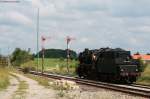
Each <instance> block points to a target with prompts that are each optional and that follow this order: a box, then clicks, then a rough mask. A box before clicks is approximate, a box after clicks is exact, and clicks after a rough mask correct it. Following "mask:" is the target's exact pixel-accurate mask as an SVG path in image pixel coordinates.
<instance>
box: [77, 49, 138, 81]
mask: <svg viewBox="0 0 150 99" xmlns="http://www.w3.org/2000/svg"><path fill="white" fill-rule="evenodd" d="M79 62H80V63H79V66H78V67H77V69H76V72H77V74H78V76H79V77H81V78H87V79H97V80H100V81H111V82H115V83H118V82H119V83H132V82H134V81H136V78H137V77H138V76H139V75H140V63H139V61H138V60H135V59H133V58H132V57H131V54H130V51H125V50H123V49H120V48H116V49H111V48H101V49H96V50H89V49H85V51H83V52H81V53H80V54H79Z"/></svg>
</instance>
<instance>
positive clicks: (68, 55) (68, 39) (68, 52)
mask: <svg viewBox="0 0 150 99" xmlns="http://www.w3.org/2000/svg"><path fill="white" fill-rule="evenodd" d="M72 40H75V38H74V37H70V36H67V37H66V41H67V71H68V73H69V58H70V48H69V44H70V42H71V41H72Z"/></svg>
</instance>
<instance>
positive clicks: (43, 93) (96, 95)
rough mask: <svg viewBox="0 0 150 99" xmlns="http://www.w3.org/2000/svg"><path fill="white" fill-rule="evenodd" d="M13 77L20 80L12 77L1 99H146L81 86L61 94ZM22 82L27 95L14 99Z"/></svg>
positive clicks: (36, 83) (18, 75) (30, 81)
mask: <svg viewBox="0 0 150 99" xmlns="http://www.w3.org/2000/svg"><path fill="white" fill-rule="evenodd" d="M13 75H16V76H17V77H18V79H19V80H17V79H16V78H15V77H11V80H10V86H9V87H8V88H7V89H6V90H4V91H2V92H0V99H146V98H143V97H135V96H131V95H127V94H124V93H120V92H114V91H109V90H105V89H99V88H94V87H89V86H84V85H80V89H79V90H70V91H64V92H61V91H56V90H53V89H49V88H45V87H44V86H41V85H39V84H38V82H37V81H35V80H32V79H30V78H27V77H25V76H23V75H21V74H16V73H13ZM21 81H24V82H25V83H26V84H27V85H28V87H27V89H25V95H24V96H23V98H16V97H15V98H14V94H15V93H16V91H18V89H19V85H20V82H21Z"/></svg>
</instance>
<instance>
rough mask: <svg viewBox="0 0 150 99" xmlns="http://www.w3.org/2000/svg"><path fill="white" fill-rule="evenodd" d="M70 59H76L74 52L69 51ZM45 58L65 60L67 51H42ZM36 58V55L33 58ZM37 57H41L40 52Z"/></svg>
mask: <svg viewBox="0 0 150 99" xmlns="http://www.w3.org/2000/svg"><path fill="white" fill-rule="evenodd" d="M69 54H70V58H71V59H76V58H77V54H76V52H75V51H73V50H70V51H69ZM44 55H45V58H66V57H67V50H62V49H45V51H44ZM34 57H35V58H36V57H37V54H36V55H35V56H34ZM39 57H40V58H41V57H42V51H40V52H39Z"/></svg>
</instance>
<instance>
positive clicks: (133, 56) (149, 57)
mask: <svg viewBox="0 0 150 99" xmlns="http://www.w3.org/2000/svg"><path fill="white" fill-rule="evenodd" d="M132 58H133V59H142V60H150V55H142V54H138V55H137V54H134V55H132Z"/></svg>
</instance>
